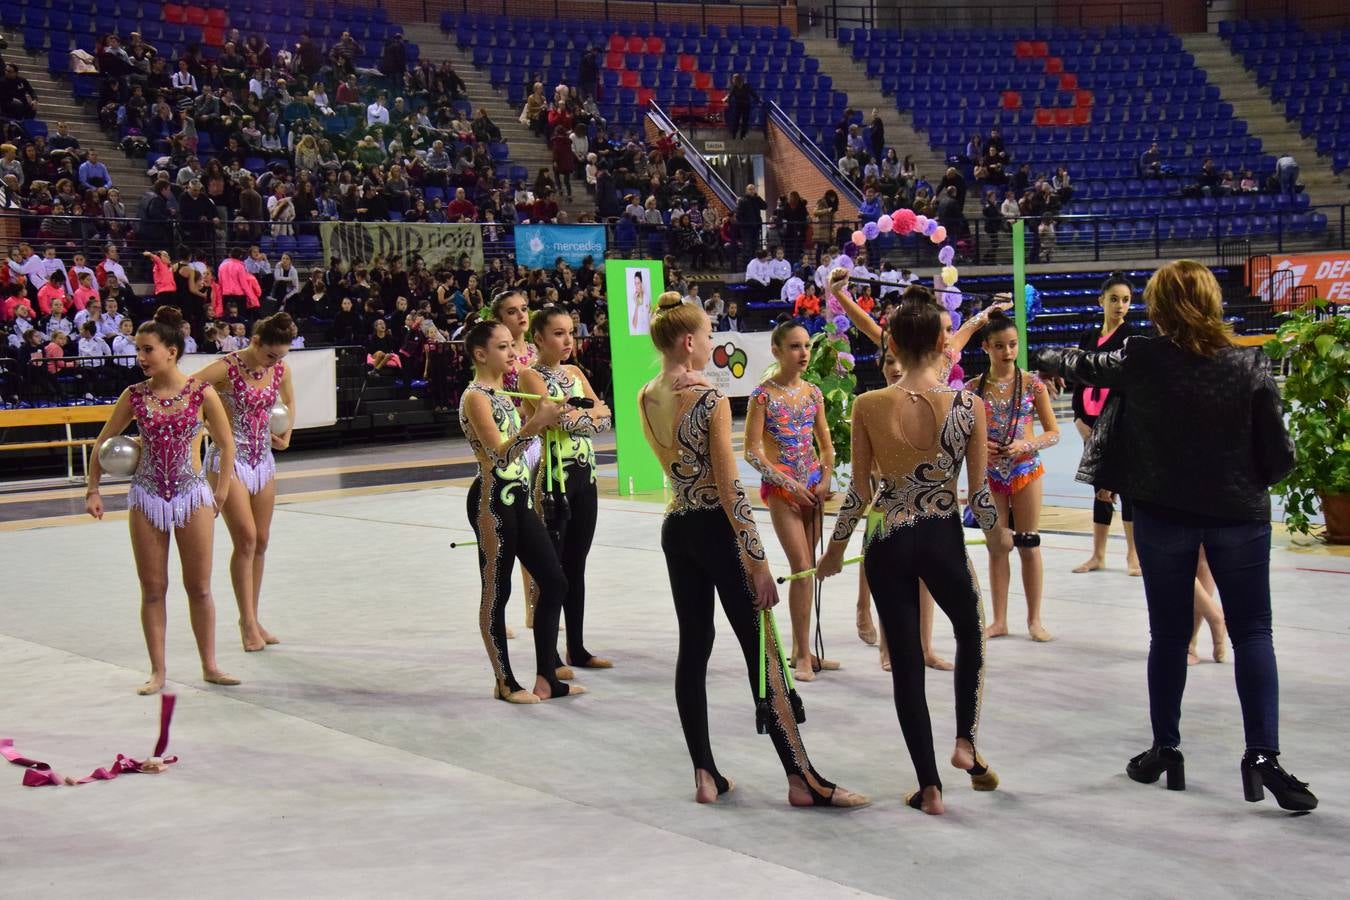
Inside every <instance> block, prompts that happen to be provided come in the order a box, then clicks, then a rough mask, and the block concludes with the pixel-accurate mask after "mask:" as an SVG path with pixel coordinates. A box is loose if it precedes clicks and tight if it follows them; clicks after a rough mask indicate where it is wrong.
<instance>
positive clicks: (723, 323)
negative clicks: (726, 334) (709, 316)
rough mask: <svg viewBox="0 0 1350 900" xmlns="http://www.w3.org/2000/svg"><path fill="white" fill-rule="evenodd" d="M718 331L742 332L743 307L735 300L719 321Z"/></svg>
mask: <svg viewBox="0 0 1350 900" xmlns="http://www.w3.org/2000/svg"><path fill="white" fill-rule="evenodd" d="M717 330H718V331H742V330H744V329H743V327H742V322H741V306H740V304H739V303H737V302H736V301H735V300H732V301H731V302H730V303H728V304H727V311H726V315H724V316H722V317H721V318H720V319H718V320H717Z"/></svg>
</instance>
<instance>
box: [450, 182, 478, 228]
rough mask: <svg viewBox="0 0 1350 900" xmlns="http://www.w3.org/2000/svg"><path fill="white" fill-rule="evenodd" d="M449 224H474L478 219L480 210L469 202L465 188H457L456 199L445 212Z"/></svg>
mask: <svg viewBox="0 0 1350 900" xmlns="http://www.w3.org/2000/svg"><path fill="white" fill-rule="evenodd" d="M445 218H446V220H447V221H449V222H472V221H474V220H475V219H477V218H478V208H477V207H476V206H474V204H473V202H472V201H471V200H469V198H468V195H467V194H466V193H465V192H464V188H455V199H454V200H451V201H450V205H449V206H448V207H447V208H446V210H445Z"/></svg>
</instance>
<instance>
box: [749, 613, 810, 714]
mask: <svg viewBox="0 0 1350 900" xmlns="http://www.w3.org/2000/svg"><path fill="white" fill-rule="evenodd" d="M769 629H773V639H774V643H776V644H777V645H778V662H779V666H780V667H781V668H782V670H783V681H784V683H785V684H786V685H787V690H788V702H789V703H790V704H791V705H792V716H793V718H794V719H795V720H796V721H797V722H798V723H801V722H805V721H806V708H805V707H804V706H802V698H801V697H800V696H799V695H798V694H797V684H796V681H795V680H794V679H793V677H792V667H791V666H790V665H789V664H788V658H787V651H786V650H784V649H783V639H782V637H780V636H779V634H778V621H777V620H776V619H775V618H774V616H773V611H772V610H768V609H766V610H762V611H761V612H760V618H759V690H758V692H757V693H756V696H755V731H757V732H759V733H760V734H767V733H768V730H769V718H770V717H769V678H768V668H769V653H768V649H767V647H766V646H765V636H766V635H767V634H768V632H769Z"/></svg>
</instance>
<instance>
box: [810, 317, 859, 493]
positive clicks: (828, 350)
mask: <svg viewBox="0 0 1350 900" xmlns="http://www.w3.org/2000/svg"><path fill="white" fill-rule="evenodd" d="M847 335H848V319H847V318H845V317H844V316H843V315H842V314H841V315H838V316H836V317H835V318H834V319H833V320H827V321H826V324H825V330H824V331H821V332H819V333H818V334H816V335H815V336H814V337H813V338H811V362H810V363H809V364H808V365H807V367H806V370H805V371H804V372H802V378H803V379H804V380H805V381H809V382H810V383H811V384H814V385H815V386H816V387H818V388H820V393H821V395H822V396H824V398H825V420H826V422H827V423H828V424H829V426H830V440H831V441H832V442H833V443H834V459H835V466H834V468H835V482H836V486H838V487H841V488H842V487H847V485H848V469H849V461H850V460H851V459H852V458H853V442H852V434H853V428H852V415H853V392H854V390H855V389H856V388H857V386H858V377H857V376H856V375H854V374H853V354H852V353H850V352H849V344H848V337H847Z"/></svg>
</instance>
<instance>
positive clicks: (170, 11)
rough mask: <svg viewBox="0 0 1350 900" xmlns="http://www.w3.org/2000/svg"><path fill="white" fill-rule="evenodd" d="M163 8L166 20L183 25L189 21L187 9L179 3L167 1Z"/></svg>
mask: <svg viewBox="0 0 1350 900" xmlns="http://www.w3.org/2000/svg"><path fill="white" fill-rule="evenodd" d="M161 9H162V10H163V13H164V21H165V22H171V23H173V24H174V25H182V24H183V23H184V22H186V21H187V10H186V9H185V8H184V7H182V6H179V5H178V4H177V3H166V4H164V6H163V7H161Z"/></svg>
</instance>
